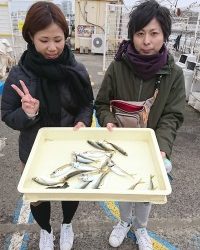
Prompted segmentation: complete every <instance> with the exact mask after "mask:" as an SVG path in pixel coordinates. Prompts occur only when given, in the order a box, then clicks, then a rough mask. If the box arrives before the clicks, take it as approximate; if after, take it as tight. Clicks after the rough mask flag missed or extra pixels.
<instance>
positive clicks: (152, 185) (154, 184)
mask: <svg viewBox="0 0 200 250" xmlns="http://www.w3.org/2000/svg"><path fill="white" fill-rule="evenodd" d="M158 186H159V185H158V179H157V178H156V176H155V175H150V189H152V190H156V189H158Z"/></svg>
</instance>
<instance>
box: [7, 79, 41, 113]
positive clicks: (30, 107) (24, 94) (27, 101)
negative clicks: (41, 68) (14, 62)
mask: <svg viewBox="0 0 200 250" xmlns="http://www.w3.org/2000/svg"><path fill="white" fill-rule="evenodd" d="M19 82H20V84H21V86H22V90H21V89H20V88H18V87H17V86H16V85H15V84H12V85H11V87H12V88H13V89H14V90H15V91H16V92H17V94H18V95H19V96H20V97H21V102H22V109H23V110H24V112H25V113H26V114H27V116H29V117H34V116H35V115H36V114H37V113H38V110H39V106H40V102H39V100H37V99H35V98H33V97H32V96H31V95H30V93H29V90H28V88H27V87H26V85H25V83H24V82H23V81H22V80H20V81H19Z"/></svg>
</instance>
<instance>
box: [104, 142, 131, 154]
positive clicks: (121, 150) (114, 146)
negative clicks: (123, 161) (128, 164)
mask: <svg viewBox="0 0 200 250" xmlns="http://www.w3.org/2000/svg"><path fill="white" fill-rule="evenodd" d="M104 141H105V142H106V143H108V144H110V145H111V146H112V147H113V148H114V149H116V150H117V151H118V152H119V153H121V154H123V155H125V156H128V154H127V153H126V151H124V150H123V149H122V148H121V147H119V146H117V145H116V144H114V143H111V142H108V141H106V140H104Z"/></svg>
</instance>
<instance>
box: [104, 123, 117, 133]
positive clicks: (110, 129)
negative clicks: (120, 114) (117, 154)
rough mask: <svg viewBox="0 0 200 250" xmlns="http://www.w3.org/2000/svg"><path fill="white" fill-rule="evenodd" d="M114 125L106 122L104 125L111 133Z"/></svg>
mask: <svg viewBox="0 0 200 250" xmlns="http://www.w3.org/2000/svg"><path fill="white" fill-rule="evenodd" d="M116 127H117V126H116V124H114V123H111V122H108V123H107V125H106V128H107V129H108V130H109V131H110V132H111V131H112V130H113V128H116Z"/></svg>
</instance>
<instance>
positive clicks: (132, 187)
mask: <svg viewBox="0 0 200 250" xmlns="http://www.w3.org/2000/svg"><path fill="white" fill-rule="evenodd" d="M140 183H144V181H142V179H141V178H140V179H139V180H138V181H137V182H136V183H134V184H133V185H132V186H130V187H129V189H130V190H133V189H135V187H136V186H137V185H138V184H140Z"/></svg>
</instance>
